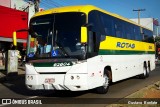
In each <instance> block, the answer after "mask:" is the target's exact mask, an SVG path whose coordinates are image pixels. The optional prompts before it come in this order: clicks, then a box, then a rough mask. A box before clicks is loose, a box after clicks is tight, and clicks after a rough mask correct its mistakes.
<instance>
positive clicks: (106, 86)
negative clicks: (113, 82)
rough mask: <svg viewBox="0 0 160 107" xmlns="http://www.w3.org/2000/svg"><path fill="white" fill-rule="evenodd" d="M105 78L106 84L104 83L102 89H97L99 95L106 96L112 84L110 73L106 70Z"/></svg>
mask: <svg viewBox="0 0 160 107" xmlns="http://www.w3.org/2000/svg"><path fill="white" fill-rule="evenodd" d="M103 78H104V80H105V82H104V83H103V86H100V87H98V88H96V92H97V93H98V94H106V93H107V92H108V89H109V83H110V79H109V71H108V70H105V72H104V75H103Z"/></svg>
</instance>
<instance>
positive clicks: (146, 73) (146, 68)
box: [139, 63, 150, 79]
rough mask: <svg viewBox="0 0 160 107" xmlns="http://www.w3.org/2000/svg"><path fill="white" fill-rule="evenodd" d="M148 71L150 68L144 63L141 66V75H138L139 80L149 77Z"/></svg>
mask: <svg viewBox="0 0 160 107" xmlns="http://www.w3.org/2000/svg"><path fill="white" fill-rule="evenodd" d="M149 69H150V68H148V67H147V64H146V63H144V66H143V74H140V75H139V78H140V79H145V78H147V77H149Z"/></svg>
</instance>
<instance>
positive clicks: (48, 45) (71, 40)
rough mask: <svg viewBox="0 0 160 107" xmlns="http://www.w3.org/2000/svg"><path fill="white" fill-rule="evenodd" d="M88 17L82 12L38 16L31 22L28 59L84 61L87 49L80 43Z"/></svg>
mask: <svg viewBox="0 0 160 107" xmlns="http://www.w3.org/2000/svg"><path fill="white" fill-rule="evenodd" d="M85 23H86V16H85V14H84V13H80V12H69V13H56V14H49V15H44V16H38V17H35V18H33V19H32V20H31V21H30V35H31V37H32V38H34V43H32V42H33V41H31V40H32V39H29V41H30V42H28V43H29V44H28V45H29V47H30V48H29V54H28V58H50V57H72V58H77V59H82V58H83V55H84V54H85V49H84V47H83V46H82V45H81V43H80V32H81V26H83V25H84V24H85Z"/></svg>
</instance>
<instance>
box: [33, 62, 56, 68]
mask: <svg viewBox="0 0 160 107" xmlns="http://www.w3.org/2000/svg"><path fill="white" fill-rule="evenodd" d="M53 64H54V63H47V62H46V63H33V66H34V67H53Z"/></svg>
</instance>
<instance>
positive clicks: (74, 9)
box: [33, 5, 151, 30]
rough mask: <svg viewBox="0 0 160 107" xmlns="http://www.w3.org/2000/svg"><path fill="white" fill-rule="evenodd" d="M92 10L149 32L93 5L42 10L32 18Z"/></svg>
mask: <svg viewBox="0 0 160 107" xmlns="http://www.w3.org/2000/svg"><path fill="white" fill-rule="evenodd" d="M92 10H98V11H100V12H103V13H105V14H108V15H110V16H113V17H116V18H118V19H121V20H124V21H126V22H129V23H132V24H134V25H137V26H141V27H143V28H145V29H148V30H151V29H149V28H146V27H144V26H142V25H139V24H137V23H136V22H134V21H132V20H130V19H128V18H125V17H122V16H120V15H118V14H115V13H111V12H108V11H106V10H102V9H100V8H98V7H95V6H93V5H78V6H65V7H59V8H52V9H49V10H44V11H41V12H38V13H36V14H35V15H34V16H33V17H36V16H42V15H47V14H53V13H63V12H84V13H86V14H88V13H89V12H90V11H92Z"/></svg>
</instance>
